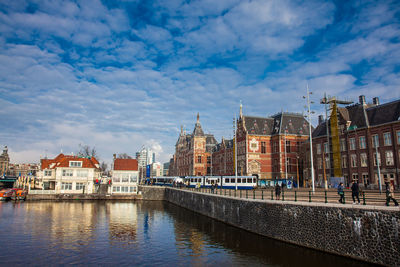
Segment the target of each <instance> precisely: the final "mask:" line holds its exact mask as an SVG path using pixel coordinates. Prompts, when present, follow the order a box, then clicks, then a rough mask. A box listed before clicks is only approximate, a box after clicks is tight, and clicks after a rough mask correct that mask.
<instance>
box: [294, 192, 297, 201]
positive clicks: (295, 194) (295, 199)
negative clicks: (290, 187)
mask: <svg viewBox="0 0 400 267" xmlns="http://www.w3.org/2000/svg"><path fill="white" fill-rule="evenodd" d="M294 202H297V191H294Z"/></svg>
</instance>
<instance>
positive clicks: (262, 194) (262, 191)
mask: <svg viewBox="0 0 400 267" xmlns="http://www.w3.org/2000/svg"><path fill="white" fill-rule="evenodd" d="M261 199H262V200H264V190H261Z"/></svg>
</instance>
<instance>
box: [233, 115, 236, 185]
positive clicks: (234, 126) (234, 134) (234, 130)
mask: <svg viewBox="0 0 400 267" xmlns="http://www.w3.org/2000/svg"><path fill="white" fill-rule="evenodd" d="M236 124H237V121H236V114H235V118H234V119H233V138H234V139H235V190H237V141H236V129H237V125H236Z"/></svg>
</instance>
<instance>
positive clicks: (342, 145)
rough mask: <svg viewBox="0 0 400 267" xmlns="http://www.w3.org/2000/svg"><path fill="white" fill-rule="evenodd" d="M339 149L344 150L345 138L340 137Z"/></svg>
mask: <svg viewBox="0 0 400 267" xmlns="http://www.w3.org/2000/svg"><path fill="white" fill-rule="evenodd" d="M340 151H346V139H344V138H342V139H340Z"/></svg>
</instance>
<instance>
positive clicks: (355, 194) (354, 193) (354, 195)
mask: <svg viewBox="0 0 400 267" xmlns="http://www.w3.org/2000/svg"><path fill="white" fill-rule="evenodd" d="M359 195H360V188H359V187H358V183H357V181H353V184H352V185H351V197H352V198H353V204H356V198H357V201H358V204H360V197H359Z"/></svg>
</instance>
